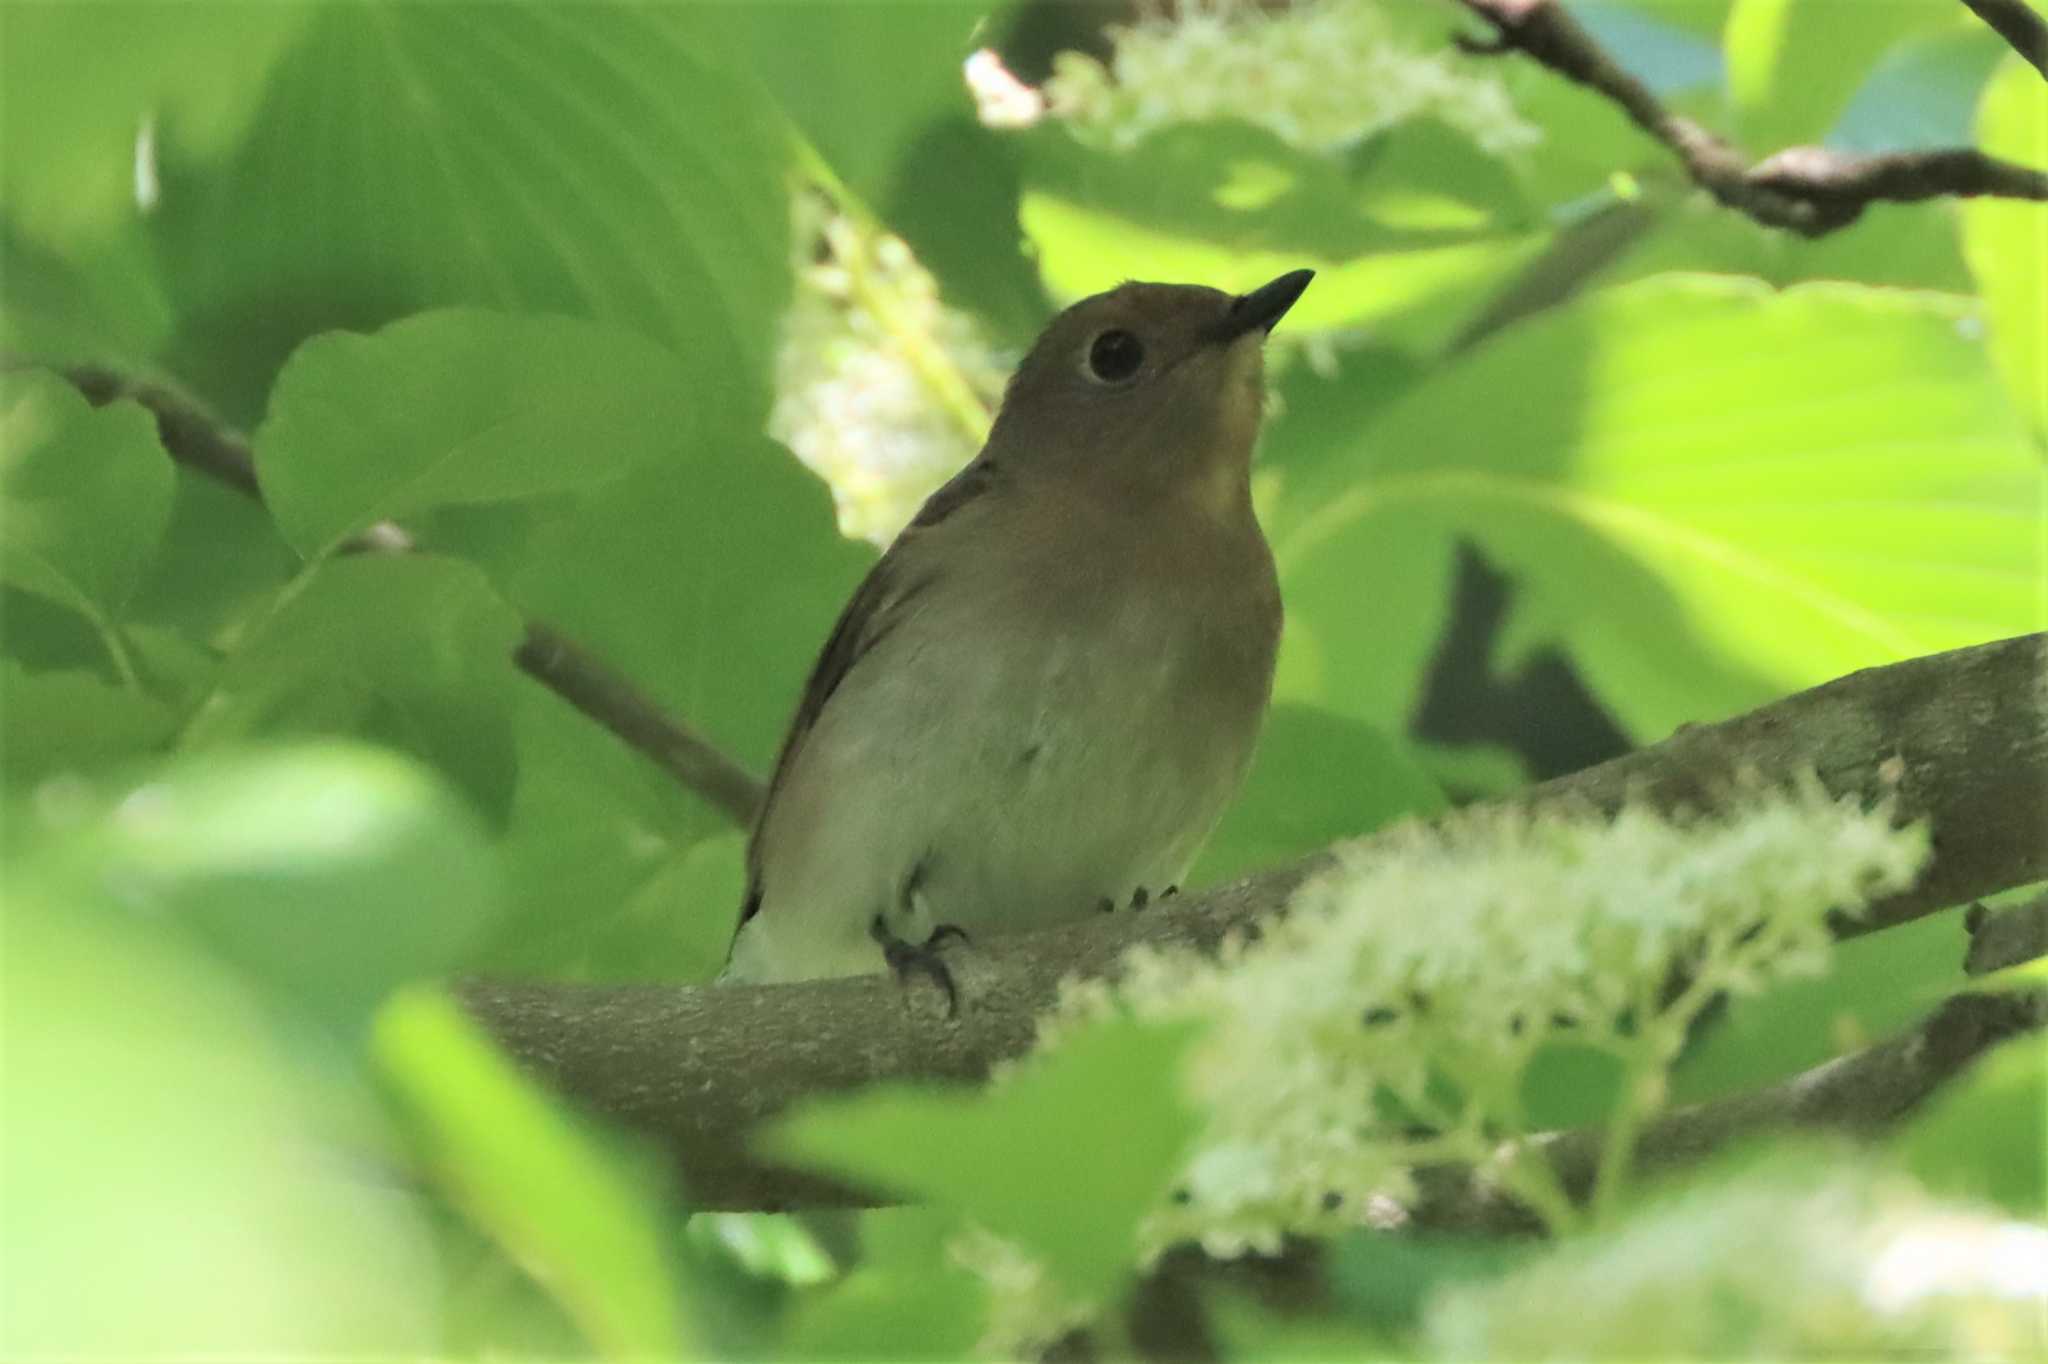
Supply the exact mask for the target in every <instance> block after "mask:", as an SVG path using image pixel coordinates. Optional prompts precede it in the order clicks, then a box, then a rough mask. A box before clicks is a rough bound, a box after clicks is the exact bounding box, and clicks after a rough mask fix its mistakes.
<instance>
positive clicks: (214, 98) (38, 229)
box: [0, 0, 313, 248]
mask: <svg viewBox="0 0 2048 1364" xmlns="http://www.w3.org/2000/svg"><path fill="white" fill-rule="evenodd" d="M312 8H313V7H312V6H311V5H306V4H296V3H272V4H264V5H249V4H218V3H203V2H202V3H186V4H178V5H162V4H156V3H153V2H150V0H145V2H144V3H133V2H132V0H102V2H101V3H95V4H90V5H64V4H23V5H9V6H8V7H7V41H6V42H5V43H4V44H0V85H4V86H5V88H6V90H7V98H8V102H9V104H10V105H12V106H13V108H14V109H15V110H16V111H17V112H18V111H21V110H30V109H32V110H34V111H35V117H33V118H23V117H12V118H9V119H7V120H6V123H5V126H4V127H0V166H5V167H6V202H7V214H8V217H9V218H10V219H12V220H13V221H14V222H15V223H16V224H17V225H19V226H20V227H22V228H23V229H25V230H27V231H28V232H30V233H32V234H33V235H34V236H35V237H37V238H39V239H40V240H42V241H44V242H46V243H50V244H52V245H57V246H62V247H66V248H75V247H77V246H79V245H81V244H83V243H85V242H90V241H93V240H95V239H99V238H103V237H105V236H107V235H109V234H111V233H112V232H113V231H114V230H115V229H116V228H117V227H119V226H121V225H122V224H124V223H131V222H133V221H134V219H135V218H136V217H137V216H138V214H139V211H140V210H139V208H138V205H137V203H136V199H137V197H138V191H137V179H138V170H137V161H138V159H141V154H140V153H138V149H137V142H138V139H141V138H145V137H148V138H154V137H156V136H159V135H167V134H172V133H175V135H176V136H177V137H178V139H179V140H180V141H181V143H183V144H184V145H185V146H186V147H187V148H189V149H190V150H191V152H192V153H193V154H194V155H205V156H217V155H219V154H221V153H222V152H223V151H224V150H225V149H226V148H227V147H229V146H231V145H232V143H233V141H234V139H235V138H236V137H238V136H239V135H240V134H241V132H242V131H243V129H244V128H245V127H246V126H247V125H248V122H249V120H250V118H251V116H252V114H253V113H254V110H255V105H256V101H257V97H258V96H259V95H260V93H261V92H262V89H263V82H264V77H265V75H266V73H267V72H268V71H269V69H270V66H271V63H272V62H273V61H274V60H275V59H276V57H277V54H278V53H279V52H280V51H281V50H282V48H283V47H284V46H285V44H286V43H288V42H289V41H290V39H291V38H292V36H293V35H294V34H295V33H297V32H298V31H299V29H300V28H301V27H303V25H304V23H305V21H306V19H307V17H308V15H309V14H310V13H311V12H312Z"/></svg>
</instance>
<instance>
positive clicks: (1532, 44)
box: [1458, 0, 2048, 237]
mask: <svg viewBox="0 0 2048 1364" xmlns="http://www.w3.org/2000/svg"><path fill="white" fill-rule="evenodd" d="M1458 3H1460V4H1462V5H1463V6H1464V7H1465V8H1466V9H1468V10H1470V11H1472V13H1474V14H1476V15H1478V16H1479V17H1480V18H1481V19H1484V20H1485V21H1486V22H1487V24H1488V25H1489V26H1490V28H1491V30H1492V32H1491V33H1490V34H1489V35H1488V36H1487V37H1485V38H1483V39H1473V38H1464V39H1460V40H1459V43H1458V45H1459V46H1460V47H1461V48H1462V49H1464V50H1465V51H1466V52H1468V53H1471V54H1473V55H1475V56H1496V55H1499V54H1502V53H1507V52H1521V53H1523V54H1525V55H1527V56H1529V57H1532V58H1534V59H1535V60H1536V61H1538V62H1541V63H1542V64H1543V65H1545V66H1547V67H1549V68H1550V69H1551V70H1552V71H1555V72H1557V73H1558V74H1559V75H1561V76H1563V77H1565V78H1566V79H1568V80H1573V81H1577V82H1578V83H1579V84H1581V85H1584V86H1587V87H1588V88H1590V89H1592V90H1594V91H1596V92H1598V93H1599V94H1601V95H1603V96H1605V97H1606V98H1607V99H1609V100H1610V101H1612V102H1613V103H1614V104H1615V105H1617V106H1618V107H1619V108H1620V109H1621V110H1622V112H1624V113H1626V114H1627V115H1628V116H1629V118H1630V120H1631V121H1633V122H1634V123H1635V125H1636V126H1637V127H1638V128H1641V129H1642V130H1643V131H1644V132H1646V133H1648V134H1649V135H1650V136H1651V137H1654V138H1656V139H1657V140H1658V141H1659V142H1661V143H1663V144H1664V145H1665V146H1666V147H1668V148H1670V149H1671V151H1672V152H1673V153H1675V154H1676V155H1677V157H1678V159H1679V162H1680V163H1681V164H1682V165H1683V166H1684V167H1685V171H1686V174H1687V175H1689V176H1690V177H1691V178H1692V180H1693V183H1695V184H1697V185H1698V186H1700V188H1702V189H1704V190H1706V191H1707V192H1708V193H1709V194H1711V195H1713V196H1714V198H1716V199H1717V200H1719V201H1720V202H1721V203H1723V204H1725V205H1727V206H1728V207H1729V208H1732V209H1735V210H1736V211H1737V212H1740V213H1744V214H1747V215H1748V216H1749V217H1751V218H1753V219H1755V220H1756V221H1757V222H1759V223H1762V224H1764V225H1765V226H1767V227H1781V228H1786V229H1789V230H1790V231H1793V232H1798V233H1801V234H1802V235H1804V236H1808V237H1820V236H1825V235H1826V234H1828V233H1830V232H1833V231H1836V230H1837V229H1839V228H1844V227H1847V226H1848V225H1849V224H1851V223H1853V222H1855V221H1856V220H1857V218H1859V217H1861V216H1862V213H1863V210H1864V209H1865V208H1867V207H1869V206H1870V205H1871V204H1873V203H1879V202H1891V203H1911V202H1915V201H1918V200H1922V199H1933V198H1940V197H1947V196H1954V197H1958V198H1970V197H1973V196H1976V195H1995V196H1998V197H2001V198H2008V199H2036V200H2048V174H2044V173H2043V172H2041V171H2038V170H2031V169H2029V168H2027V167H2025V166H2018V165H2014V164H2013V163H2011V162H2009V161H2001V160H1998V159H1997V158H1995V157H1989V156H1985V155H1984V154H1983V153H1982V152H1978V151H1974V150H1971V149H1969V148H1942V149H1937V150H1932V151H1919V152H1886V153H1883V154H1880V155H1874V156H1852V155H1849V154H1846V153H1843V152H1835V151H1830V150H1828V149H1826V148H1823V147H1788V148H1786V149H1785V150H1783V151H1780V152H1778V153H1777V154H1776V155H1773V156H1770V157H1767V158H1766V159H1765V160H1764V161H1762V162H1761V163H1759V164H1757V165H1756V166H1754V167H1752V166H1750V165H1749V164H1748V161H1747V159H1746V158H1745V157H1744V156H1743V155H1742V153H1741V152H1739V151H1738V150H1737V149H1736V148H1735V147H1734V146H1732V145H1731V144H1730V143H1728V142H1727V141H1725V140H1724V139H1722V138H1720V137H1718V136H1716V135H1715V134H1713V133H1711V132H1709V131H1707V129H1706V128H1704V127H1702V126H1701V125H1700V124H1698V123H1696V122H1694V121H1693V120H1692V119H1689V118H1687V117H1685V116H1684V115H1682V114H1675V113H1672V112H1671V111H1670V110H1668V109H1666V108H1665V107H1664V106H1663V105H1662V104H1661V103H1660V102H1659V101H1658V99H1657V97H1656V96H1655V95H1654V94H1652V93H1651V92H1650V88H1649V87H1648V86H1647V85H1645V84H1643V82H1642V81H1640V80H1638V79H1636V78H1635V77H1634V76H1632V75H1630V74H1629V73H1628V72H1627V71H1626V70H1624V69H1623V68H1622V67H1621V66H1620V64H1618V63H1617V62H1616V61H1615V60H1614V58H1612V57H1611V56H1609V55H1608V54H1607V52H1606V51H1605V49H1603V48H1602V47H1601V46H1600V45H1599V44H1598V43H1597V42H1595V41H1594V40H1593V37H1592V35H1591V34H1589V33H1587V32H1586V30H1585V29H1584V28H1583V27H1581V26H1580V24H1579V23H1578V21H1577V20H1575V19H1573V18H1572V17H1571V15H1570V14H1568V13H1567V12H1566V11H1565V10H1564V8H1563V6H1561V5H1559V4H1557V3H1556V0H1458ZM2037 22H2038V21H2037Z"/></svg>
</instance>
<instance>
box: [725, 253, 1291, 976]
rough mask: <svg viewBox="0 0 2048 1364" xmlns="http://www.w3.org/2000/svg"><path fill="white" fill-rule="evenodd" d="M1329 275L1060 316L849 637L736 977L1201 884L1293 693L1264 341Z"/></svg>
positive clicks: (810, 725) (837, 970) (768, 832)
mask: <svg viewBox="0 0 2048 1364" xmlns="http://www.w3.org/2000/svg"><path fill="white" fill-rule="evenodd" d="M1312 274H1313V272H1312V271H1308V270H1296V271H1294V272H1293V273H1291V274H1286V275H1282V276H1281V277H1280V278H1278V279H1276V280H1274V281H1273V282H1272V283H1270V284H1268V285H1265V286H1264V287H1263V288H1259V289H1255V290H1253V291H1252V292H1251V293H1248V294H1242V295H1231V294H1226V293H1222V292H1220V291H1218V290H1215V289H1205V288H1199V287H1195V286H1191V285H1168V284H1126V285H1124V286H1122V287H1121V288H1118V289H1113V290H1111V291H1110V292H1108V293H1104V294H1097V295H1096V296H1095V297H1093V298H1088V299H1084V300H1082V301H1081V302H1079V303H1077V304H1075V305H1074V306H1073V307H1071V308H1069V309H1067V310H1066V311H1065V312H1063V313H1061V314H1060V315H1059V317H1057V318H1055V319H1054V320H1053V322H1052V324H1051V325H1050V326H1049V327H1047V328H1046V330H1045V333H1044V335H1042V336H1041V337H1040V338H1039V339H1038V342H1037V344H1036V345H1034V346H1033V347H1032V349H1031V353H1030V354H1029V355H1028V356H1026V357H1025V359H1024V363H1023V364H1022V365H1021V366H1020V367H1019V368H1018V370H1017V373H1016V374H1015V376H1014V377H1012V379H1011V380H1010V385H1009V390H1008V392H1007V393H1006V394H1005V395H1004V398H1003V405H1002V411H1001V412H1000V413H999V414H998V415H997V417H996V421H995V426H994V428H993V429H992V430H991V431H990V433H989V438H988V444H987V445H986V446H985V447H984V448H983V449H982V452H981V454H980V455H979V456H977V457H976V458H975V459H974V461H973V462H972V463H970V464H968V465H967V467H966V468H964V469H962V470H961V471H960V473H959V474H957V475H956V476H955V477H954V478H953V479H952V481H951V482H949V483H947V484H946V485H945V486H944V487H942V488H940V489H939V490H938V492H936V493H934V494H933V495H932V497H931V499H930V500H929V501H927V502H926V503H925V504H924V507H923V509H922V510H921V511H919V512H918V514H917V517H916V519H915V520H913V521H912V522H911V523H910V525H909V527H908V528H907V529H905V530H904V532H903V533H902V534H901V535H900V536H898V537H897V539H896V542H895V543H894V544H893V545H891V546H890V548H889V551H888V553H886V554H884V555H883V556H882V558H881V560H880V561H879V562H878V563H876V565H875V566H874V568H873V570H872V571H870V572H869V574H868V576H867V578H866V580H865V581H863V582H862V583H861V585H860V587H859V589H858V590H857V591H856V592H855V593H854V595H853V600H852V601H851V602H849V603H848V604H847V607H846V610H845V611H844V612H843V613H842V614H841V615H840V617H839V623H838V625H837V626H836V627H835V628H834V629H833V631H832V635H831V637H830V639H828V640H827V641H826V643H825V648H824V651H823V652H822V653H821V654H820V656H819V658H818V662H817V666H816V667H815V669H814V670H813V671H812V673H811V678H810V682H809V684H808V685H807V686H806V687H805V689H804V694H803V700H802V702H801V704H800V705H799V706H798V708H797V713H796V719H795V720H794V722H793V723H792V724H791V725H790V730H789V735H788V737H787V738H786V739H784V740H783V744H782V752H781V755H780V757H779V758H778V759H777V760H776V764H775V775H774V779H773V781H772V783H771V784H770V787H769V791H768V798H767V800H766V802H765V803H764V805H763V808H762V811H761V814H760V818H759V819H758V821H757V822H756V824H755V827H754V834H753V841H752V844H751V845H750V847H749V849H748V858H747V870H748V881H749V885H748V890H747V898H746V903H745V907H744V909H743V910H742V913H741V917H740V925H739V931H738V933H737V935H736V936H735V938H734V940H733V946H732V953H731V957H730V960H729V962H728V965H727V967H726V977H727V978H728V979H734V980H747V981H778V980H803V979H808V978H812V977H818V976H838V975H853V974H858V973H862V972H868V971H874V970H879V969H881V968H882V966H883V965H884V963H885V962H887V963H888V964H890V965H892V966H897V967H899V968H900V967H902V966H903V965H905V964H908V963H913V962H916V961H917V960H919V958H920V956H921V954H923V953H925V952H926V950H927V947H926V945H927V944H929V943H931V941H932V939H933V937H934V935H935V934H939V933H943V932H944V931H945V930H948V929H958V930H963V931H967V932H979V931H982V930H988V931H992V932H1008V931H1012V930H1016V929H1023V928H1030V927H1033V926H1036V925H1041V924H1046V923H1050V922H1054V921H1057V920H1059V919H1062V918H1070V917H1074V916H1078V915H1084V914H1088V913H1091V912H1094V911H1096V910H1099V909H1104V908H1110V907H1116V906H1123V905H1127V904H1130V903H1132V902H1134V901H1136V902H1139V903H1142V902H1143V901H1144V900H1145V899H1147V898H1149V897H1153V896H1158V895H1161V894H1164V893H1167V892H1169V891H1170V890H1171V889H1172V888H1173V887H1174V886H1175V885H1177V883H1178V882H1179V880H1180V878H1181V877H1182V875H1184V874H1185V873H1186V871H1187V868H1188V865H1189V863H1191V862H1192V861H1193V860H1194V857H1195V854H1196V852H1197V851H1198V850H1199V849H1200V848H1201V845H1202V843H1203V841H1204V840H1205V839H1206V838H1207V837H1208V836H1209V833H1210V831H1211V830H1212V829H1213V828H1214V827H1215V825H1216V822H1217V820H1218V819H1219V818H1220V817H1221V816H1222V814H1223V810H1224V807H1225V806H1226V805H1227V804H1228V803H1229V802H1230V799H1231V797H1232V796H1233V795H1234V794H1235V793H1236V791H1237V788H1238V785H1239V784H1240V782H1241V781H1242V780H1243V777H1244V772H1245V767H1246V765H1247V763H1248V762H1249V761H1250V759H1251V754H1252V746H1253V743H1254V742H1255V741H1256V739H1257V737H1258V731H1259V724H1260V721H1261V719H1262V717H1263V716H1264V714H1265V710H1266V703H1267V700H1268V699H1269V697H1270V696H1271V693H1272V685H1273V659H1274V654H1275V651H1276V650H1277V649H1278V647H1279V642H1280V590H1279V584H1278V581H1277V579H1276V577H1275V574H1274V570H1273V556H1272V553H1271V552H1270V551H1269V550H1268V549H1267V547H1266V541H1265V537H1264V536H1263V535H1262V534H1261V533H1260V531H1259V523H1258V520H1257V518H1256V517H1255V516H1254V515H1253V512H1252V498H1251V455H1252V444H1253V442H1254V441H1255V440H1256V438H1257V436H1258V431H1259V420H1260V416H1261V414H1262V409H1263V406H1264V399H1265V390H1264V363H1263V359H1262V355H1261V347H1262V345H1263V343H1264V341H1265V338H1266V334H1267V333H1268V332H1269V331H1271V330H1272V327H1273V324H1274V323H1275V322H1277V321H1279V320H1280V318H1281V316H1282V315H1283V314H1285V313H1286V311H1287V310H1288V308H1289V307H1291V306H1292V305H1293V303H1294V301H1295V299H1297V298H1299V297H1300V296H1301V291H1302V290H1303V289H1305V288H1307V287H1308V282H1309V280H1310V278H1311V277H1312ZM939 976H940V979H941V980H942V981H944V980H945V979H946V977H945V976H944V974H943V972H942V971H941V972H940V973H939ZM949 989H950V986H949Z"/></svg>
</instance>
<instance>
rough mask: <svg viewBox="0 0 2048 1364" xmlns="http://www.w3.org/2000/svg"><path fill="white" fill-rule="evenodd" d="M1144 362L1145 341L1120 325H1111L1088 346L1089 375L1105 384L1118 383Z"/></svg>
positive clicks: (1134, 372) (1132, 373) (1134, 371)
mask: <svg viewBox="0 0 2048 1364" xmlns="http://www.w3.org/2000/svg"><path fill="white" fill-rule="evenodd" d="M1144 363H1145V343H1144V342H1142V341H1140V340H1138V338H1137V337H1135V336H1133V335H1131V334H1130V333H1129V332H1127V331H1125V330H1124V329H1123V328H1121V327H1112V328H1110V329H1109V330H1108V331H1106V332H1104V333H1103V334H1102V335H1100V336H1098V337H1096V338H1095V341H1094V343H1093V344H1092V345H1090V346H1089V347H1088V373H1089V376H1090V377H1092V378H1094V379H1097V380H1099V381H1101V382H1102V383H1105V384H1120V383H1122V382H1123V381H1124V380H1126V379H1128V378H1130V377H1131V376H1132V375H1134V374H1136V373H1137V372H1138V367H1139V366H1140V365H1142V364H1144Z"/></svg>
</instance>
